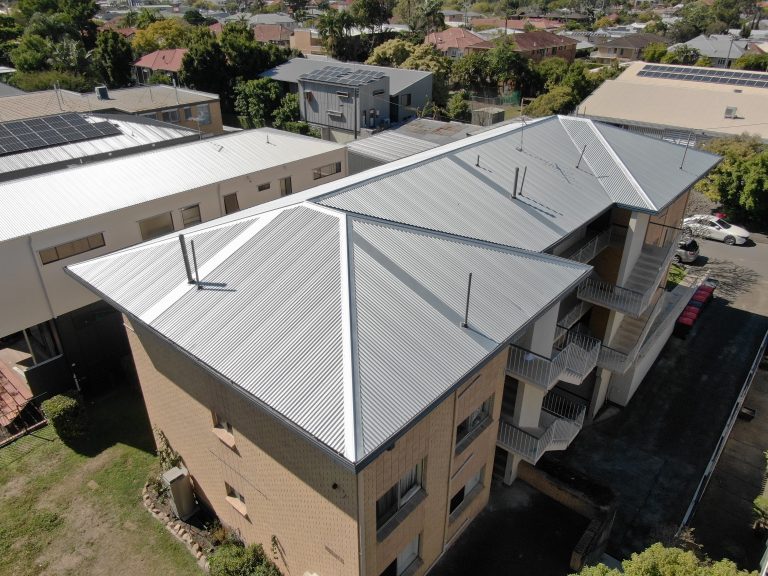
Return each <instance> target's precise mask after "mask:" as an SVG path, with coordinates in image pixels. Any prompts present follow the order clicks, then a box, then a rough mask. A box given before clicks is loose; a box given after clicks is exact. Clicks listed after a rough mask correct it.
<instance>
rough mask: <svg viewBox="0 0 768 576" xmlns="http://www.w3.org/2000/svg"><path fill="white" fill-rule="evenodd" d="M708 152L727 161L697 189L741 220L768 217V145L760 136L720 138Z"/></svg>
mask: <svg viewBox="0 0 768 576" xmlns="http://www.w3.org/2000/svg"><path fill="white" fill-rule="evenodd" d="M703 148H704V150H706V151H708V152H713V153H715V154H719V155H721V156H722V157H723V161H722V162H720V164H718V165H717V166H716V167H715V168H714V169H713V170H712V171H710V173H709V174H708V175H707V176H706V177H705V178H704V179H702V180H701V181H700V182H699V183H698V184H697V185H696V188H697V189H698V190H699V191H700V192H703V193H704V194H706V195H707V196H708V197H709V198H711V199H712V200H714V201H716V202H720V203H721V204H722V205H723V207H724V208H725V209H726V210H727V211H728V213H730V214H734V215H735V216H736V217H737V218H746V219H753V220H762V221H764V220H765V218H766V217H768V145H766V144H764V143H763V142H762V141H761V140H760V139H759V138H758V137H756V136H748V135H742V136H738V137H735V138H716V139H714V140H710V141H709V142H707V143H706V144H705V145H704V146H703Z"/></svg>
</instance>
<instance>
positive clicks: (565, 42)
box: [514, 30, 578, 51]
mask: <svg viewBox="0 0 768 576" xmlns="http://www.w3.org/2000/svg"><path fill="white" fill-rule="evenodd" d="M514 42H515V44H517V47H518V49H520V50H525V51H529V50H538V49H540V48H550V47H552V46H575V45H576V44H578V41H577V40H574V39H573V38H568V37H567V36H558V35H557V34H552V33H551V32H547V31H545V30H533V31H531V32H523V33H522V34H515V37H514Z"/></svg>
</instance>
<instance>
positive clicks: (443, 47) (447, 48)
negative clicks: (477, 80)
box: [424, 28, 483, 58]
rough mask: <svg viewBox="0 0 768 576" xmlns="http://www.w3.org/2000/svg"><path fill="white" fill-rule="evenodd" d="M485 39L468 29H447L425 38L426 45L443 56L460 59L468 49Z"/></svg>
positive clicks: (431, 33)
mask: <svg viewBox="0 0 768 576" xmlns="http://www.w3.org/2000/svg"><path fill="white" fill-rule="evenodd" d="M482 41H483V39H482V38H481V37H480V36H478V35H477V34H473V33H472V32H470V31H469V30H467V29H466V28H447V29H446V30H443V31H441V32H430V33H429V34H427V36H426V37H425V38H424V44H431V45H432V46H434V47H435V48H436V49H437V50H438V51H439V52H441V53H442V54H443V56H448V57H449V58H459V57H461V56H464V54H465V53H466V51H467V48H468V47H470V46H472V45H474V44H479V43H480V42H482Z"/></svg>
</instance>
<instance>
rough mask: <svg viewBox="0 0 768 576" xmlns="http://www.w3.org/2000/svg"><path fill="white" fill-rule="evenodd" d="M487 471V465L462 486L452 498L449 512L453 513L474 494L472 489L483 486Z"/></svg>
mask: <svg viewBox="0 0 768 576" xmlns="http://www.w3.org/2000/svg"><path fill="white" fill-rule="evenodd" d="M484 473H485V466H483V467H482V468H481V469H480V470H478V472H477V474H475V475H474V476H472V478H470V479H469V480H468V481H467V483H466V484H465V485H464V486H462V487H461V488H460V489H459V491H458V492H456V494H454V495H453V498H451V503H450V507H449V509H448V513H449V514H453V513H454V512H455V511H456V510H457V509H458V508H459V506H461V504H462V503H463V502H464V501H465V498H467V497H470V499H471V497H472V496H474V494H473V493H472V491H473V490H474V489H475V488H477V487H478V486H482V485H481V482H482V480H483V474H484Z"/></svg>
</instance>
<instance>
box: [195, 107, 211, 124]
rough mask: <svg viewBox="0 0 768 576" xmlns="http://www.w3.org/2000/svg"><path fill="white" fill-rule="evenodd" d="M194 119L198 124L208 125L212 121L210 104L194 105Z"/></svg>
mask: <svg viewBox="0 0 768 576" xmlns="http://www.w3.org/2000/svg"><path fill="white" fill-rule="evenodd" d="M195 120H196V122H197V123H198V124H200V126H208V125H209V124H210V123H211V122H212V120H211V106H210V104H208V103H207V102H206V103H205V104H197V105H195Z"/></svg>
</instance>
